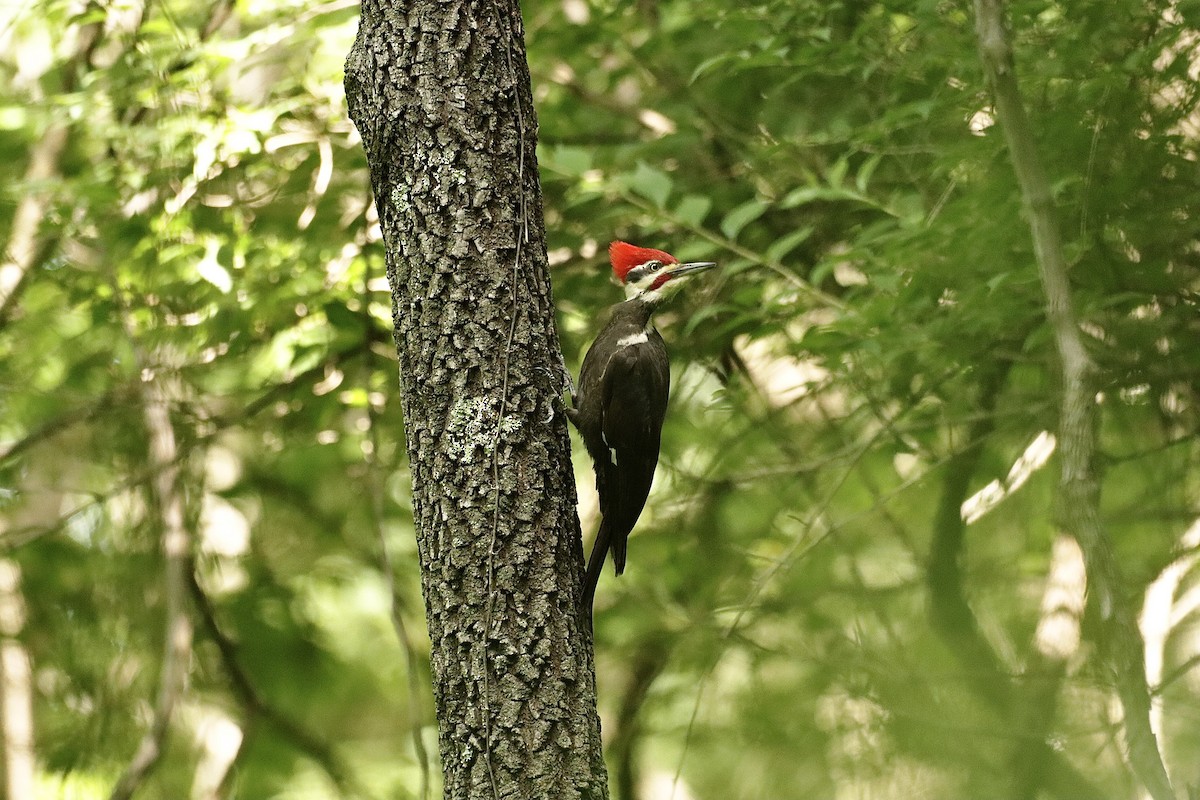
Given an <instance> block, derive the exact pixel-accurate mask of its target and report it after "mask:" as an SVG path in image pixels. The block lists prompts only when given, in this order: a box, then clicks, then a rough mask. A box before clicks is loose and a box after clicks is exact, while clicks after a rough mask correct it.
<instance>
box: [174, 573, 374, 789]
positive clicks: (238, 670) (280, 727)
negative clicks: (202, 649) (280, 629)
mask: <svg viewBox="0 0 1200 800" xmlns="http://www.w3.org/2000/svg"><path fill="white" fill-rule="evenodd" d="M188 590H189V592H190V593H191V595H192V599H193V601H194V602H195V604H196V608H197V610H198V611H199V612H200V622H201V624H203V626H204V628H205V630H206V631H207V632H208V636H209V637H210V638H211V639H212V641H213V644H215V645H216V646H217V652H218V653H220V655H221V663H222V664H223V665H224V667H225V673H226V675H227V676H228V677H229V683H230V688H231V689H232V690H233V694H234V696H235V697H236V698H237V700H238V702H239V703H240V704H241V706H242V708H244V709H245V710H246V713H247V715H248V716H249V717H250V718H251V722H253V721H254V720H255V719H262V720H263V721H264V722H267V723H268V724H269V725H271V727H273V728H274V729H275V730H276V731H278V732H279V733H280V734H281V735H282V736H283V737H284V738H285V739H287V740H288V741H289V742H291V744H292V746H293V747H295V748H296V749H297V750H299V751H300V752H301V753H304V755H306V756H308V757H309V758H311V759H312V760H313V761H314V762H316V764H317V765H318V766H319V767H320V768H321V769H322V770H323V771H324V772H325V774H326V775H328V776H329V779H330V780H331V781H332V782H333V784H334V785H335V786H336V787H337V788H338V791H339V793H340V794H342V795H344V796H351V797H365V796H369V794H368V792H367V791H366V790H365V789H364V788H363V787H362V785H361V784H360V783H359V782H358V781H357V780H356V779H355V778H354V777H353V775H352V774H351V773H350V770H349V769H348V768H347V767H346V765H345V763H343V762H342V760H341V758H340V757H339V756H338V754H337V752H336V751H335V750H334V749H333V747H331V746H330V744H329V743H328V742H326V741H324V740H323V739H321V738H320V737H319V736H317V735H316V734H314V733H312V732H310V731H308V730H306V729H305V728H304V727H303V726H302V725H300V723H298V722H296V721H295V720H293V719H291V718H290V717H288V716H287V715H286V714H284V713H283V712H281V711H279V710H278V709H276V708H275V707H273V706H272V705H271V704H270V703H268V702H267V701H266V700H265V699H264V698H263V696H262V694H261V693H260V692H259V691H258V689H257V688H256V687H255V686H254V683H253V681H251V680H250V676H249V675H248V674H246V670H245V669H244V668H243V667H242V664H241V662H240V661H239V660H238V653H237V649H238V646H237V644H236V643H235V642H234V641H233V640H232V639H231V638H230V637H229V636H228V634H226V633H225V631H223V630H221V626H220V624H219V623H218V622H217V615H216V610H215V609H214V608H213V604H212V600H211V599H210V598H209V597H208V595H207V594H206V593H205V591H204V589H203V588H202V587H201V586H200V582H199V581H198V580H197V579H196V574H195V570H194V569H193V570H189V572H188Z"/></svg>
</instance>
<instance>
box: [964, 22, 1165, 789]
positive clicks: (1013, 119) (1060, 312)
mask: <svg viewBox="0 0 1200 800" xmlns="http://www.w3.org/2000/svg"><path fill="white" fill-rule="evenodd" d="M975 29H976V34H977V36H978V40H979V53H980V57H981V59H982V61H983V67H984V72H985V73H986V74H987V77H988V81H989V83H990V84H991V86H992V90H993V92H994V94H995V99H996V115H997V118H998V119H999V122H1000V127H1001V129H1002V130H1003V131H1004V137H1005V141H1006V142H1007V144H1008V152H1009V157H1010V159H1011V160H1012V164H1013V171H1014V173H1015V174H1016V178H1017V183H1018V184H1019V185H1020V187H1021V196H1022V199H1023V201H1024V205H1025V210H1026V215H1027V217H1028V221H1029V228H1030V234H1031V236H1032V238H1033V247H1034V253H1035V254H1036V256H1037V263H1038V271H1039V274H1040V276H1041V281H1042V290H1043V292H1044V294H1045V297H1046V316H1047V318H1048V320H1049V322H1050V327H1051V330H1052V331H1053V334H1054V343H1055V346H1056V348H1057V350H1058V354H1059V358H1060V361H1061V364H1060V366H1061V370H1062V417H1061V420H1060V424H1059V445H1060V459H1061V463H1062V478H1061V481H1060V484H1059V509H1058V514H1059V516H1060V520H1061V524H1062V527H1063V528H1064V529H1065V530H1066V531H1067V532H1068V533H1070V534H1071V535H1072V536H1074V537H1075V539H1076V540H1077V541H1078V542H1079V545H1080V548H1081V549H1082V550H1083V553H1084V558H1085V560H1086V563H1087V568H1088V584H1089V587H1090V591H1091V593H1092V597H1093V598H1094V600H1095V602H1096V607H1097V609H1098V611H1099V617H1100V620H1101V624H1102V631H1101V642H1100V643H1101V646H1102V649H1103V651H1104V657H1105V660H1106V661H1107V666H1108V668H1109V669H1110V670H1111V672H1112V676H1113V682H1114V684H1115V686H1116V690H1117V694H1118V696H1119V697H1120V699H1121V705H1122V706H1123V707H1124V710H1125V724H1124V727H1125V736H1126V739H1127V742H1128V745H1129V758H1130V761H1131V763H1132V765H1133V769H1134V771H1135V772H1136V773H1137V775H1138V777H1139V778H1140V779H1141V781H1142V782H1143V783H1144V784H1145V786H1146V789H1147V790H1148V791H1149V792H1150V794H1151V796H1152V797H1154V799H1155V800H1171V799H1172V798H1174V797H1175V791H1174V789H1173V788H1172V786H1171V781H1170V778H1169V777H1168V776H1167V770H1166V767H1165V765H1164V764H1163V761H1162V755H1161V753H1160V752H1159V749H1158V742H1157V740H1156V738H1155V736H1154V732H1153V730H1152V729H1151V727H1150V695H1149V693H1148V692H1147V690H1146V679H1145V671H1144V668H1143V658H1142V650H1143V647H1142V640H1141V636H1140V634H1139V632H1138V628H1137V620H1136V618H1135V616H1134V613H1133V609H1132V606H1131V605H1130V603H1129V601H1128V599H1127V598H1126V597H1125V593H1124V591H1123V588H1122V587H1123V583H1122V578H1121V571H1120V567H1119V565H1118V564H1117V560H1116V557H1115V554H1114V553H1113V550H1112V545H1111V542H1110V541H1109V539H1108V536H1107V534H1106V533H1105V531H1104V529H1103V526H1102V525H1101V522H1100V487H1099V481H1098V479H1097V477H1096V475H1097V465H1096V457H1095V456H1096V404H1095V390H1094V388H1093V386H1092V377H1093V373H1094V367H1093V364H1092V362H1091V359H1090V357H1089V355H1088V352H1087V350H1086V348H1085V346H1084V343H1083V335H1082V333H1081V332H1080V330H1079V325H1078V322H1077V317H1076V312H1075V309H1074V305H1073V299H1072V295H1071V287H1070V283H1069V281H1068V279H1067V266H1066V262H1065V260H1064V257H1063V248H1062V243H1061V240H1060V237H1059V232H1058V226H1057V223H1056V221H1055V219H1054V208H1053V201H1052V197H1051V193H1050V183H1049V181H1048V180H1047V178H1046V173H1045V170H1044V169H1043V167H1042V164H1041V160H1040V158H1039V156H1038V153H1037V146H1036V144H1035V142H1034V137H1033V132H1032V126H1031V124H1030V121H1029V118H1028V116H1027V115H1026V112H1025V106H1024V104H1023V102H1022V100H1021V94H1020V90H1019V87H1018V85H1017V79H1016V75H1015V73H1014V70H1013V57H1012V46H1011V44H1010V42H1009V37H1008V31H1007V29H1006V25H1005V18H1004V4H1003V2H1002V0H975Z"/></svg>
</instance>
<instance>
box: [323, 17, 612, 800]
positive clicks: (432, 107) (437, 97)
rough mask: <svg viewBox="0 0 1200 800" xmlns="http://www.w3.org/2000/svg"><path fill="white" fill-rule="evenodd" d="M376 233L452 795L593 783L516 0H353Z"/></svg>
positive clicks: (573, 543)
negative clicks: (357, 4) (382, 247)
mask: <svg viewBox="0 0 1200 800" xmlns="http://www.w3.org/2000/svg"><path fill="white" fill-rule="evenodd" d="M346 94H347V99H348V103H349V107H350V113H351V116H352V117H353V119H354V122H355V124H356V125H357V126H358V130H359V131H360V133H361V134H362V138H363V143H364V146H365V148H366V152H367V158H368V162H369V166H370V171H371V179H372V186H373V189H374V192H375V198H376V204H377V206H378V210H379V218H380V222H381V225H382V228H383V235H384V241H385V243H386V250H387V257H386V258H387V274H388V279H389V281H390V285H391V291H392V308H393V321H394V324H395V337H396V349H397V353H398V355H399V360H400V376H401V386H402V394H403V397H402V402H403V408H404V420H405V427H406V432H407V437H408V453H409V458H410V461H411V465H412V477H413V517H414V519H415V523H416V527H417V542H418V548H419V552H420V559H421V571H422V588H423V591H424V595H425V604H426V614H427V617H428V622H429V634H430V639H431V642H432V652H431V663H432V669H433V677H434V695H435V701H436V708H437V716H438V726H439V737H440V749H441V757H442V763H443V769H444V773H445V796H446V797H447V798H467V797H471V798H475V797H553V798H560V797H561V798H574V797H588V798H603V797H606V796H607V788H606V774H605V768H604V762H603V759H602V756H601V749H600V725H599V719H598V717H597V714H596V703H595V678H594V668H593V662H592V650H591V647H590V645H589V644H588V642H587V640H586V638H585V636H584V634H583V632H582V629H581V627H580V624H579V622H580V620H579V616H578V614H577V613H576V608H577V604H578V598H579V577H580V573H581V564H582V552H581V546H580V536H579V524H578V520H577V518H576V514H575V488H574V481H573V473H572V469H571V461H570V443H569V440H568V438H567V432H566V427H565V423H564V418H563V415H562V414H561V413H559V412H558V408H559V402H560V401H559V397H560V396H561V387H562V378H561V375H560V363H561V358H560V355H559V345H558V339H557V335H556V332H555V328H554V317H553V304H552V302H551V292H550V281H549V272H548V268H547V264H546V256H545V239H544V227H543V221H542V213H541V193H540V188H539V184H538V174H537V162H536V158H535V153H534V147H535V143H536V119H535V115H534V111H533V106H532V100H531V93H530V80H529V73H528V68H527V65H526V59H525V50H524V44H523V27H522V23H521V17H520V11H519V7H518V5H517V3H516V2H499V3H487V4H483V3H474V4H473V3H466V4H462V3H451V4H447V3H435V2H413V3H403V4H394V5H393V4H391V3H388V2H378V1H376V0H367V1H366V2H364V3H363V6H362V20H361V24H360V28H359V32H358V38H357V39H356V41H355V43H354V47H353V48H352V50H351V52H350V55H349V58H348V60H347V63H346Z"/></svg>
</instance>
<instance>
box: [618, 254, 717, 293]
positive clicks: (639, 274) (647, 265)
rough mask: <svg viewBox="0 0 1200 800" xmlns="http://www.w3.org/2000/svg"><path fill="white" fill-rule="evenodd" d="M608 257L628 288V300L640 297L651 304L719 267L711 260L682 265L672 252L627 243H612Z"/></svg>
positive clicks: (626, 291)
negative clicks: (697, 275)
mask: <svg viewBox="0 0 1200 800" xmlns="http://www.w3.org/2000/svg"><path fill="white" fill-rule="evenodd" d="M608 257H609V260H610V261H612V269H613V275H616V276H617V280H619V281H620V282H621V285H622V286H624V287H625V299H626V300H632V299H633V298H635V297H640V298H642V299H643V300H646V301H648V302H651V303H658V302H661V301H662V300H665V299H666V298H667V297H669V296H670V295H672V294H674V293H675V292H676V291H678V290H679V287H680V286H682V285H683V283H684V281H685V280H686V279H687V278H688V277H690V276H692V275H695V274H697V273H700V272H703V271H704V270H706V269H711V268H713V267H715V266H716V264H715V263H713V262H712V261H695V262H692V263H690V264H681V263H679V259H677V258H675V256H673V255H671V254H670V253H664V252H663V251H662V250H655V249H653V248H650V247H637V246H635V245H632V244H629V243H627V242H613V243H612V244H610V245H609V246H608Z"/></svg>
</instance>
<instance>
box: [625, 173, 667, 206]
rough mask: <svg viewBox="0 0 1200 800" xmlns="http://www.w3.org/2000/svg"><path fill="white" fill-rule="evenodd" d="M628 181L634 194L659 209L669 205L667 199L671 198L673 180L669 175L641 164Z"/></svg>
mask: <svg viewBox="0 0 1200 800" xmlns="http://www.w3.org/2000/svg"><path fill="white" fill-rule="evenodd" d="M627 181H628V185H629V188H630V190H631V191H633V193H634V194H638V195H641V196H642V197H644V198H646V199H647V200H649V201H650V202H652V203H654V205H656V206H658V207H659V208H664V207H665V206H666V205H667V198H668V197H670V196H671V178H670V177H669V176H668V175H667V173H665V172H663V171H662V170H660V169H655V168H654V167H651V166H647V165H646V164H645V163H639V164H638V166H637V169H636V170H634V172H633V174H632V175H630V176H629V177H628V178H627Z"/></svg>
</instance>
